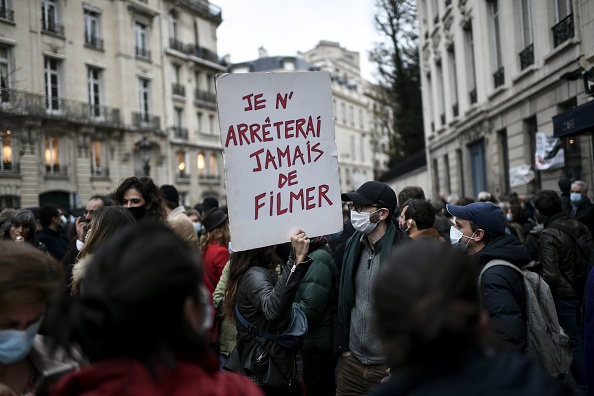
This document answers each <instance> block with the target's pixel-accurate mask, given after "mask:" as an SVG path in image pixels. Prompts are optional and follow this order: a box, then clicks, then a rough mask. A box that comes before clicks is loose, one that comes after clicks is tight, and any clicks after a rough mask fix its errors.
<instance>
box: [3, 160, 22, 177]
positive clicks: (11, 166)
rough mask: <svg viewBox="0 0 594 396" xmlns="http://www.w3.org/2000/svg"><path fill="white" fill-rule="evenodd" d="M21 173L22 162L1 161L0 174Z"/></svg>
mask: <svg viewBox="0 0 594 396" xmlns="http://www.w3.org/2000/svg"><path fill="white" fill-rule="evenodd" d="M19 173H21V167H20V164H18V163H14V162H2V163H0V175H18V174H19Z"/></svg>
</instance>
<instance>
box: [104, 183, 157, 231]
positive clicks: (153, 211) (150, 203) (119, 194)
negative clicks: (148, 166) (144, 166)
mask: <svg viewBox="0 0 594 396" xmlns="http://www.w3.org/2000/svg"><path fill="white" fill-rule="evenodd" d="M131 188H133V189H135V190H138V191H139V192H140V193H141V194H142V197H143V198H144V201H145V203H144V207H145V208H146V215H145V217H147V218H149V219H153V220H165V211H164V209H163V205H164V204H165V203H164V201H163V196H162V194H161V190H159V187H157V185H156V184H155V183H154V182H153V179H151V178H150V177H148V176H142V177H140V178H138V177H136V176H132V177H128V178H126V179H124V180H122V181H121V182H120V185H119V186H118V187H117V188H116V189H115V191H114V192H113V195H112V198H113V200H114V202H115V203H116V204H117V205H119V206H123V202H124V194H125V193H126V191H128V190H129V189H131Z"/></svg>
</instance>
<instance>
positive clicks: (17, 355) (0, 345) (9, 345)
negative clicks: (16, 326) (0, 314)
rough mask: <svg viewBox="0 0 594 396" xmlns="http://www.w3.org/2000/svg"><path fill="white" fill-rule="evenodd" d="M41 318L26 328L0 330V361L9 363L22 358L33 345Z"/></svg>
mask: <svg viewBox="0 0 594 396" xmlns="http://www.w3.org/2000/svg"><path fill="white" fill-rule="evenodd" d="M40 325H41V319H39V320H38V321H37V322H35V323H33V324H32V325H31V326H29V327H28V328H27V329H26V330H0V363H2V364H11V363H15V362H18V361H19V360H22V359H24V358H25V356H27V354H28V353H29V351H30V350H31V348H32V347H33V341H35V336H36V335H37V330H39V326H40Z"/></svg>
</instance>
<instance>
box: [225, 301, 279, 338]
mask: <svg viewBox="0 0 594 396" xmlns="http://www.w3.org/2000/svg"><path fill="white" fill-rule="evenodd" d="M235 315H236V316H237V320H239V323H241V325H242V326H243V327H244V328H245V329H246V330H247V332H248V333H250V334H253V335H255V336H256V337H261V338H264V339H267V340H271V341H277V340H278V337H277V336H276V335H274V334H272V333H270V332H269V331H266V330H261V329H259V328H257V327H256V326H254V325H252V324H251V323H250V322H248V321H247V320H246V319H245V318H244V317H243V316H242V315H241V314H240V313H239V309H237V304H235Z"/></svg>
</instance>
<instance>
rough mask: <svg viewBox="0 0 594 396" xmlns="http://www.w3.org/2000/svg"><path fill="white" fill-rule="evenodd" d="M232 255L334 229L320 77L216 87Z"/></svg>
mask: <svg viewBox="0 0 594 396" xmlns="http://www.w3.org/2000/svg"><path fill="white" fill-rule="evenodd" d="M216 89H217V104H218V111H219V122H220V130H221V142H222V145H223V154H224V161H225V181H226V188H227V206H228V208H229V227H230V231H231V244H232V247H233V250H235V251H243V250H248V249H254V248H258V247H263V246H269V245H274V244H279V243H284V242H288V241H290V239H291V234H292V233H293V232H294V231H295V230H296V229H297V228H301V229H303V230H304V231H305V232H306V233H307V235H308V236H310V237H314V236H319V235H326V234H330V233H334V232H337V231H339V230H340V229H342V206H341V201H340V183H339V176H338V156H337V149H336V143H335V139H334V137H335V136H334V120H333V113H334V111H333V104H332V88H331V85H330V74H329V73H328V72H293V73H288V72H280V73H245V74H222V75H220V76H218V77H217V80H216Z"/></svg>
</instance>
